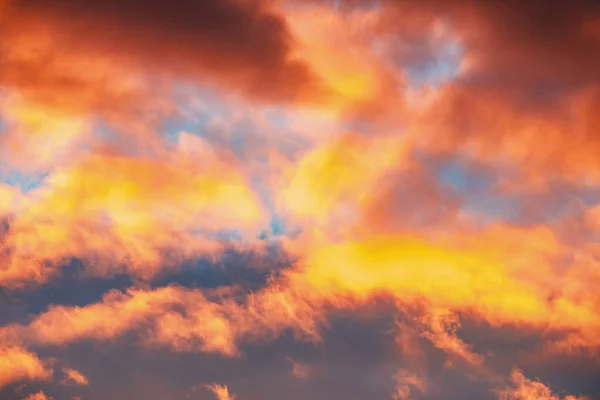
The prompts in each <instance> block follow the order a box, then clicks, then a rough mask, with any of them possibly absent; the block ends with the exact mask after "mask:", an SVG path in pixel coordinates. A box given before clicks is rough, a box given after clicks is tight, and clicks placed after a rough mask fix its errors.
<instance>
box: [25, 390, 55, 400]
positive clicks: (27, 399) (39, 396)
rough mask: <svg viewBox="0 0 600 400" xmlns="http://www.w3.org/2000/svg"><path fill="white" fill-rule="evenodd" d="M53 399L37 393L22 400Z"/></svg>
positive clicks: (42, 393)
mask: <svg viewBox="0 0 600 400" xmlns="http://www.w3.org/2000/svg"><path fill="white" fill-rule="evenodd" d="M52 399H53V397H48V396H46V394H45V393H44V392H42V391H40V392H37V393H33V394H30V395H29V396H27V397H25V399H24V400H52Z"/></svg>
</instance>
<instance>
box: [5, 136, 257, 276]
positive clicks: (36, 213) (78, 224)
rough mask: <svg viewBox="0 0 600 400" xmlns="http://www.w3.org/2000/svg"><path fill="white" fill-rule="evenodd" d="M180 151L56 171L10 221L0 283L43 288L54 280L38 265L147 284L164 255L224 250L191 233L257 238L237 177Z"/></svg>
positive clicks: (221, 164)
mask: <svg viewBox="0 0 600 400" xmlns="http://www.w3.org/2000/svg"><path fill="white" fill-rule="evenodd" d="M182 135H183V137H186V135H185V134H182ZM188 142H189V143H188ZM196 142H198V143H196ZM186 144H187V146H186V150H185V151H184V150H180V149H175V150H172V151H169V152H166V154H163V157H164V158H161V159H152V158H146V157H137V158H136V157H127V156H125V155H121V154H118V153H111V152H108V151H107V152H104V153H94V154H89V155H87V156H86V157H83V158H81V159H80V160H78V162H76V163H74V164H72V165H69V166H66V167H65V168H62V169H60V170H57V171H56V172H55V173H54V174H52V175H51V176H50V177H48V178H47V180H46V183H45V185H44V186H43V187H41V188H39V189H36V190H34V191H32V192H30V193H29V195H28V196H27V198H26V199H25V200H24V202H23V203H22V204H21V205H20V207H19V208H20V209H19V212H18V213H17V214H16V215H15V216H14V218H13V219H12V220H11V222H10V229H9V231H8V233H7V235H6V236H5V238H4V241H3V246H4V247H5V248H6V249H8V251H7V252H6V253H5V254H7V255H5V256H3V257H4V258H5V259H4V262H5V263H6V265H8V268H5V269H3V270H2V271H0V282H4V284H11V282H14V283H15V284H18V283H19V281H24V280H31V281H44V280H45V279H47V278H48V276H49V275H52V274H53V273H55V272H56V271H55V269H54V268H52V267H43V264H44V263H48V262H50V263H60V262H61V261H62V260H64V259H66V258H68V257H81V258H83V259H85V258H87V257H89V258H90V259H94V260H96V264H95V268H96V269H95V270H92V271H90V272H92V273H95V274H105V273H110V271H111V268H120V267H119V265H122V263H124V262H125V264H126V265H127V268H128V269H129V270H130V271H131V272H132V273H133V274H137V275H140V276H150V275H152V274H153V273H154V272H155V271H157V269H158V268H160V264H161V262H164V256H163V254H164V252H165V251H175V252H177V251H180V250H181V251H182V252H184V254H183V255H185V254H195V253H196V252H206V251H209V252H210V251H214V250H216V249H219V248H220V247H221V245H220V244H219V243H218V242H216V241H211V240H209V239H207V238H206V237H204V236H201V235H194V234H193V233H192V232H193V231H194V230H201V231H202V232H204V233H210V232H217V231H219V230H222V229H241V231H242V232H244V230H246V232H248V231H256V230H257V229H258V227H259V226H260V225H261V224H262V223H263V214H262V210H261V206H260V203H259V201H258V199H257V196H256V195H255V194H254V192H253V191H252V190H251V189H250V188H249V186H248V184H247V182H246V180H245V177H244V176H243V174H242V173H241V172H240V170H237V169H236V167H235V166H233V165H231V164H228V163H227V162H226V161H223V160H220V159H219V157H220V156H218V155H212V154H211V153H210V151H209V150H208V149H207V148H205V147H204V145H203V143H202V142H200V141H199V139H192V138H188V139H186ZM192 144H195V149H196V150H194V151H192V149H193V148H194V146H191V145H192ZM190 152H191V153H190ZM196 157H201V159H200V161H198V158H196Z"/></svg>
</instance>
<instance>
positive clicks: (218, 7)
mask: <svg viewBox="0 0 600 400" xmlns="http://www.w3.org/2000/svg"><path fill="white" fill-rule="evenodd" d="M6 7H7V16H6V17H5V19H4V25H3V30H4V31H5V32H7V34H6V35H5V38H7V40H6V42H5V46H9V45H10V43H11V41H12V42H14V41H15V40H19V39H20V40H27V41H33V42H35V43H39V42H40V41H42V38H46V39H45V40H46V42H47V43H48V45H51V46H53V47H54V48H62V49H63V52H65V53H66V54H67V56H68V55H70V54H73V53H74V54H77V55H79V54H86V55H87V54H90V55H91V56H95V55H103V56H106V57H109V58H110V59H112V60H114V61H116V62H122V63H133V64H135V65H140V64H142V65H144V66H145V67H146V68H147V67H148V66H150V65H154V67H153V68H152V69H154V70H155V71H156V72H157V73H163V72H167V73H169V74H179V76H180V77H181V78H185V77H188V78H191V79H196V78H199V79H200V80H204V81H209V82H210V81H216V82H218V83H220V84H223V85H226V86H227V87H228V88H230V89H236V90H240V91H242V92H244V93H245V94H247V95H251V96H253V97H255V98H256V97H259V98H260V97H262V98H267V99H270V100H282V99H283V100H289V99H293V98H296V97H302V96H303V95H305V94H306V93H305V92H307V91H308V92H310V87H311V86H314V83H313V82H314V79H313V77H312V75H311V72H310V69H309V68H308V67H307V66H306V65H305V64H303V63H302V62H301V61H299V60H294V59H293V58H292V57H291V48H292V46H293V42H292V38H291V36H290V33H289V30H288V28H287V26H286V23H285V20H284V19H283V17H282V16H281V15H280V14H279V13H278V12H277V11H276V10H274V9H273V8H272V7H270V6H269V4H268V2H262V1H261V2H247V1H238V0H227V1H213V0H211V1H207V2H202V3H201V4H200V3H197V2H194V1H183V2H178V3H177V4H173V3H170V2H167V1H160V2H156V3H153V4H148V3H146V2H142V1H137V2H131V3H127V4H123V3H121V2H118V1H109V2H106V1H96V2H87V3H86V4H85V5H81V4H79V3H78V2H73V1H67V2H64V1H60V2H58V1H52V0H49V1H36V2H29V1H26V2H17V1H12V2H8V5H7V6H6ZM85 27H93V29H91V30H88V29H86V32H87V34H86V35H81V34H80V32H81V30H82V29H84V28H85ZM46 49H48V48H46ZM67 49H71V50H67ZM51 54H54V53H51ZM21 61H22V63H24V64H25V67H27V68H23V65H20V68H19V69H20V70H21V71H22V72H21V76H22V75H24V73H25V71H27V70H28V69H29V70H34V71H35V70H36V69H37V68H38V67H39V65H40V64H38V63H41V61H42V60H39V59H35V58H33V60H31V59H30V60H21ZM27 61H29V62H27ZM9 66H10V64H9ZM17 71H18V70H17ZM3 75H4V76H6V75H7V74H3ZM17 77H18V76H17ZM10 78H11V76H10V75H8V78H6V77H5V78H4V79H5V80H8V83H9V84H10V83H15V81H16V82H17V83H18V82H19V80H17V79H16V77H13V78H12V79H10ZM75 79H76V78H75ZM24 81H26V80H25V79H23V78H22V79H21V80H20V82H24ZM53 81H54V82H52V83H56V82H55V81H56V80H53ZM67 83H68V80H67Z"/></svg>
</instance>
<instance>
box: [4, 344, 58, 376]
mask: <svg viewBox="0 0 600 400" xmlns="http://www.w3.org/2000/svg"><path fill="white" fill-rule="evenodd" d="M51 377H52V369H51V368H49V367H48V366H47V365H45V364H44V362H43V361H41V360H40V359H39V358H38V357H37V356H36V355H35V354H33V353H30V352H28V351H27V350H25V349H24V348H22V347H19V346H16V345H12V344H10V343H6V342H4V340H3V341H2V345H1V346H0V388H3V387H4V386H6V385H10V384H12V383H17V382H20V381H38V380H39V381H46V380H49V379H50V378H51Z"/></svg>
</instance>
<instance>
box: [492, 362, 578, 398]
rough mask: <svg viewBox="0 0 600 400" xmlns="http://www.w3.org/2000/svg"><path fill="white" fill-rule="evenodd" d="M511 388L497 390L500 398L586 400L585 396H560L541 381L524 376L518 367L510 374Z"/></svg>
mask: <svg viewBox="0 0 600 400" xmlns="http://www.w3.org/2000/svg"><path fill="white" fill-rule="evenodd" d="M510 381H511V384H512V386H513V387H512V388H508V389H506V390H502V391H499V392H498V398H499V399H500V400H560V399H563V400H587V397H579V396H572V395H567V396H565V397H560V396H559V395H556V394H553V393H552V391H551V390H550V388H548V387H547V386H545V385H544V384H543V383H541V382H537V381H534V380H531V379H528V378H526V377H525V376H524V375H523V372H521V371H520V370H518V369H513V371H512V372H511V374H510Z"/></svg>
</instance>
